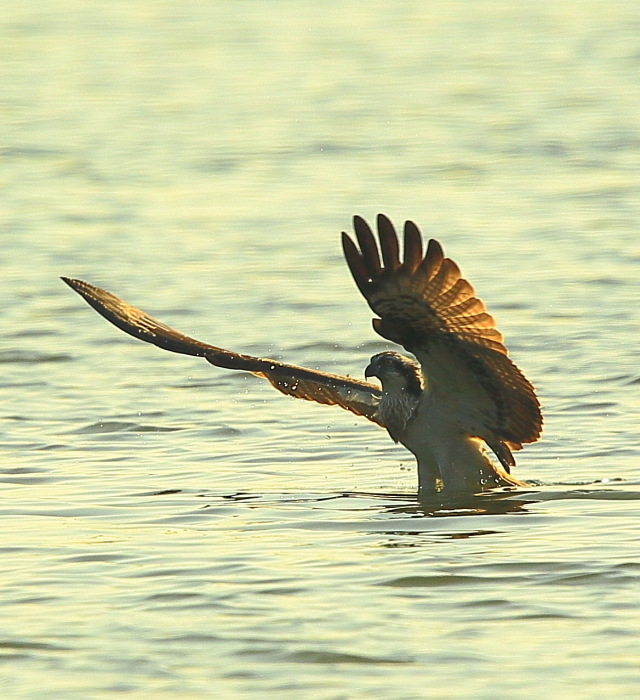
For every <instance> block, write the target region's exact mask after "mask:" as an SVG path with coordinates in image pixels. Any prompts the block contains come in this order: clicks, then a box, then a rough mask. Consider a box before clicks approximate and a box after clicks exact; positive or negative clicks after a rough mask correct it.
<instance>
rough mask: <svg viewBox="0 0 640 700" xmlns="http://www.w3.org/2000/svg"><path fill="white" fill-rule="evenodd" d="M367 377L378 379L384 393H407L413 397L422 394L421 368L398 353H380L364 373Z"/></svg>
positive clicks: (374, 357)
mask: <svg viewBox="0 0 640 700" xmlns="http://www.w3.org/2000/svg"><path fill="white" fill-rule="evenodd" d="M364 376H365V377H378V379H379V380H380V382H381V383H382V388H383V390H384V391H387V392H389V391H391V392H406V393H408V394H411V395H413V396H420V394H421V393H422V372H421V371H420V366H419V365H418V364H417V363H416V362H414V361H413V360H410V359H409V358H408V357H405V356H404V355H400V353H397V352H391V351H386V352H379V353H378V354H377V355H374V356H373V357H372V358H371V362H370V363H369V366H368V367H367V368H366V369H365V371H364Z"/></svg>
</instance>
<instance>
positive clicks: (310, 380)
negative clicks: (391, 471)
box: [62, 277, 381, 424]
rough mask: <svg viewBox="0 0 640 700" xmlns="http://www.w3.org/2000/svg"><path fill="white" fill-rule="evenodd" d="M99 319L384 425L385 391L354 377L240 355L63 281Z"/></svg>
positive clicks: (84, 286)
mask: <svg viewBox="0 0 640 700" xmlns="http://www.w3.org/2000/svg"><path fill="white" fill-rule="evenodd" d="M62 279H63V280H64V282H66V283H67V284H68V285H69V286H70V287H71V289H73V290H75V291H76V292H78V294H80V295H81V296H82V297H83V298H84V299H85V301H87V303H88V304H90V305H91V306H92V307H93V308H94V309H95V310H96V311H97V312H98V313H99V314H101V315H102V316H104V317H105V318H106V319H107V320H108V321H111V323H113V325H114V326H117V327H118V328H120V330H123V331H124V332H125V333H128V334H129V335H132V336H133V337H134V338H138V339H139V340H144V341H145V342H146V343H152V344H153V345H157V346H158V347H159V348H163V349H164V350H170V351H171V352H177V353H180V354H182V355H194V356H196V357H204V358H205V359H206V360H207V361H208V362H210V363H211V364H212V365H216V366H217V367H224V368H226V369H239V370H244V371H246V372H251V373H253V374H256V375H258V376H260V377H264V378H265V379H267V380H268V381H269V382H270V383H271V385H272V386H274V387H275V388H276V389H278V391H281V392H282V393H283V394H287V395H289V396H295V397H296V398H300V399H306V400H308V401H315V402H317V403H322V404H329V405H333V404H335V405H337V406H341V407H342V408H345V409H347V410H348V411H351V412H352V413H355V414H356V415H359V416H364V417H365V418H368V419H369V420H371V421H373V422H375V423H378V424H380V422H379V420H378V418H376V417H375V411H376V409H377V407H378V401H379V399H380V395H381V391H380V388H379V387H378V386H376V385H375V384H370V383H369V382H362V381H359V380H357V379H352V378H351V377H342V376H339V375H336V374H327V373H325V372H319V371H317V370H312V369H305V368H304V367H296V366H295V365H286V364H283V363H282V362H277V361H276V360H269V359H265V358H259V357H252V356H250V355H240V354H238V353H235V352H231V351H229V350H223V349H222V348H218V347H215V346H214V345H209V344H208V343H202V342H200V341H199V340H195V339H194V338H190V337H189V336H187V335H183V334H182V333H179V332H178V331H176V330H174V329H173V328H170V327H169V326H166V325H165V324H164V323H160V321H156V319H155V318H153V317H151V316H149V315H148V314H146V313H145V312H144V311H141V310H140V309H136V308H135V307H134V306H130V305H129V304H127V303H126V302H124V301H123V300H122V299H119V298H118V297H117V296H115V295H113V294H110V293H109V292H107V291H105V290H104V289H100V287H94V286H93V285H91V284H88V283H87V282H83V281H81V280H76V279H69V278H67V277H63V278H62Z"/></svg>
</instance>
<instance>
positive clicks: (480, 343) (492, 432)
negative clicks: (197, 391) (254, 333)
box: [62, 215, 542, 495]
mask: <svg viewBox="0 0 640 700" xmlns="http://www.w3.org/2000/svg"><path fill="white" fill-rule="evenodd" d="M377 223H378V239H379V247H378V243H377V242H376V240H375V237H374V235H373V233H372V231H371V229H370V227H369V226H368V224H367V223H366V222H365V221H364V220H363V219H361V218H360V217H358V216H356V217H354V229H355V233H356V240H357V243H358V245H356V244H355V243H354V242H353V241H352V240H351V238H350V237H349V236H348V235H347V234H346V233H343V234H342V241H343V249H344V254H345V257H346V259H347V263H348V265H349V269H350V270H351V273H352V275H353V278H354V280H355V282H356V285H357V286H358V288H359V289H360V291H361V292H362V294H363V296H364V297H365V299H366V300H367V302H368V303H369V306H370V307H371V309H372V310H373V311H374V312H375V313H376V314H377V316H378V317H379V318H376V319H374V320H373V326H374V328H375V330H376V331H377V332H378V333H379V334H380V335H382V336H383V337H384V338H387V339H388V340H391V341H392V342H394V343H398V344H399V345H402V346H403V347H404V348H405V349H406V350H408V351H409V352H411V353H412V354H413V355H414V356H415V357H416V358H417V359H418V361H419V364H418V363H416V362H414V361H413V360H410V359H409V358H407V357H404V356H402V355H400V354H398V353H394V352H383V353H379V354H378V355H375V356H374V357H373V358H371V363H370V364H369V366H368V367H367V369H366V371H365V376H366V377H371V376H375V377H377V378H378V379H379V380H380V382H381V384H382V388H380V387H379V386H377V385H376V384H372V383H369V382H366V381H359V380H357V379H353V378H351V377H343V376H339V375H334V374H328V373H325V372H320V371H318V370H311V369H305V368H303V367H297V366H295V365H288V364H284V363H281V362H278V361H275V360H270V359H264V358H258V357H252V356H250V355H242V354H238V353H235V352H231V351H229V350H224V349H222V348H218V347H216V346H214V345H209V344H207V343H203V342H200V341H198V340H195V339H193V338H190V337H189V336H186V335H183V334H182V333H179V332H178V331H176V330H174V329H172V328H170V327H169V326H166V325H165V324H163V323H160V322H159V321H157V320H156V319H154V318H152V317H151V316H149V315H148V314H146V313H144V312H143V311H141V310H139V309H137V308H135V307H133V306H130V305H129V304H127V303H126V302H124V301H122V299H119V298H118V297H116V296H114V295H113V294H110V293H109V292H107V291H105V290H104V289H100V288H99V287H95V286H93V285H90V284H88V283H86V282H83V281H81V280H76V279H69V278H66V277H63V278H62V279H63V280H64V281H65V282H66V283H67V284H68V285H69V286H70V287H71V288H72V289H74V290H75V291H76V292H78V293H79V294H80V295H81V296H83V297H84V299H85V300H86V301H87V302H88V303H89V304H90V305H91V306H92V307H93V308H94V309H96V311H98V312H99V313H100V314H102V315H103V316H104V317H105V318H106V319H107V320H109V321H111V323H113V324H114V325H115V326H117V327H118V328H120V329H121V330H123V331H125V332H126V333H129V334H130V335H132V336H134V337H135V338H139V339H140V340H144V341H146V342H148V343H152V344H153V345H157V346H158V347H160V348H163V349H165V350H170V351H171V352H177V353H181V354H185V355H194V356H197V357H204V358H205V359H206V360H207V361H208V362H210V363H211V364H213V365H216V366H218V367H224V368H226V369H239V370H244V371H248V372H251V373H253V374H255V375H258V376H261V377H264V378H265V379H267V380H268V381H269V382H270V383H271V385H272V386H273V387H275V388H276V389H278V390H279V391H281V392H282V393H284V394H288V395H290V396H295V397H297V398H302V399H307V400H310V401H316V402H318V403H322V404H335V405H338V406H341V407H342V408H345V409H347V410H349V411H351V412H353V413H355V414H356V415H361V416H364V417H365V418H368V419H369V420H371V421H373V422H375V423H378V424H379V425H381V426H383V427H385V428H386V429H387V430H388V432H389V434H390V435H391V437H392V438H393V439H394V440H395V441H396V442H400V443H402V444H403V445H404V446H405V447H407V449H409V450H410V451H411V452H413V454H414V455H415V457H416V459H417V462H418V477H419V490H420V493H421V494H423V495H426V494H430V493H435V492H439V491H446V492H460V491H466V492H477V491H483V490H486V489H488V488H492V487H495V486H505V485H523V482H520V481H518V480H516V479H514V478H513V477H512V476H511V475H510V474H509V472H510V467H512V466H514V465H515V460H514V459H513V455H512V452H511V450H519V449H521V448H522V444H523V443H527V442H534V441H535V440H537V439H538V438H539V436H540V432H541V427H542V417H541V413H540V405H539V403H538V400H537V398H536V395H535V392H534V389H533V387H532V386H531V384H530V383H529V382H528V381H527V379H526V378H525V377H524V375H523V374H522V372H520V370H519V369H518V368H517V367H516V365H515V364H514V363H513V362H512V361H511V360H510V359H509V358H508V357H507V350H506V348H505V346H504V345H503V342H502V341H503V338H502V335H501V334H500V333H499V332H498V331H497V330H496V328H495V323H494V320H493V318H492V317H491V316H490V315H489V314H488V313H487V312H486V310H485V307H484V304H483V303H482V301H480V299H478V298H477V297H476V296H475V292H474V290H473V287H472V286H471V285H470V284H469V282H467V281H466V280H465V279H463V278H462V276H461V274H460V270H459V269H458V266H457V265H456V264H455V263H454V262H453V261H452V260H450V259H449V258H445V257H444V254H443V252H442V248H441V246H440V244H439V243H438V242H437V241H435V240H431V241H429V244H428V246H427V251H426V253H425V254H424V255H423V251H422V237H421V235H420V231H419V230H418V228H417V226H416V225H415V224H414V223H413V222H411V221H407V222H406V223H405V227H404V255H403V260H400V250H399V243H398V237H397V235H396V232H395V230H394V227H393V225H392V223H391V222H390V221H389V219H388V218H387V217H385V216H383V215H379V216H378V221H377ZM358 246H359V248H358ZM380 254H381V255H382V259H381V257H380ZM482 442H484V443H486V444H487V445H488V446H489V447H490V448H491V450H492V451H493V452H494V453H495V455H496V457H497V458H498V460H499V461H500V465H501V466H498V465H497V464H495V463H494V462H492V461H491V460H490V459H489V458H488V456H487V454H486V452H485V451H484V449H483V447H482Z"/></svg>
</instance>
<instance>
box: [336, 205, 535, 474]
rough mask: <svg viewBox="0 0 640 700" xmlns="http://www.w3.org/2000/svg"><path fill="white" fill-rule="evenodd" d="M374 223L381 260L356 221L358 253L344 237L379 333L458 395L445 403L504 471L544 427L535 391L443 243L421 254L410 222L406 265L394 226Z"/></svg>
mask: <svg viewBox="0 0 640 700" xmlns="http://www.w3.org/2000/svg"><path fill="white" fill-rule="evenodd" d="M377 223H378V237H379V240H380V252H381V253H382V261H381V260H380V254H379V252H378V244H377V243H376V240H375V238H374V236H373V233H372V232H371V229H370V228H369V226H368V224H367V223H366V222H365V221H364V220H363V219H361V218H360V217H359V216H356V217H354V228H355V232H356V237H357V240H358V244H359V246H360V248H359V249H358V247H357V246H356V245H355V243H354V242H353V241H352V240H351V239H350V238H349V236H348V235H347V234H346V233H343V234H342V243H343V248H344V254H345V257H346V259H347V263H348V264H349V268H350V270H351V273H352V275H353V278H354V280H355V282H356V284H357V286H358V288H359V289H360V291H361V292H362V294H363V295H364V297H365V299H366V300H367V301H368V302H369V306H370V307H371V308H372V309H373V311H374V312H375V313H376V314H378V316H380V318H377V319H374V321H373V325H374V328H375V330H376V331H377V332H378V333H379V334H380V335H382V336H383V337H384V338H387V339H389V340H391V341H393V342H395V343H398V344H400V345H403V346H404V347H405V348H406V349H407V350H408V351H409V352H412V353H413V354H414V355H415V356H416V357H417V358H418V360H419V361H420V364H421V365H422V370H423V372H424V374H425V376H426V378H427V380H428V381H430V382H433V383H435V384H437V385H438V387H439V389H440V390H441V391H445V392H448V395H450V396H453V397H454V398H453V403H452V400H449V401H448V406H452V405H453V406H456V405H457V410H458V413H459V420H460V422H461V423H462V424H463V426H464V427H465V428H466V429H467V430H468V431H469V433H470V434H471V435H474V436H475V437H480V438H482V439H483V440H485V441H486V442H487V443H488V444H489V446H490V447H491V448H492V449H493V450H494V452H496V454H497V456H498V457H499V458H500V460H501V461H502V462H503V464H505V466H508V465H512V464H514V463H515V462H514V460H513V457H512V455H511V453H510V451H509V448H511V449H515V450H519V449H521V448H522V443H525V442H535V441H536V440H537V439H538V438H539V437H540V432H541V429H542V416H541V413H540V404H539V403H538V399H537V397H536V395H535V391H534V389H533V386H532V385H531V384H530V383H529V382H528V381H527V379H526V378H525V377H524V375H523V374H522V372H521V371H520V370H519V369H518V368H517V367H516V365H515V364H514V363H513V362H512V361H511V360H510V359H509V358H508V357H507V349H506V348H505V346H504V345H503V342H502V340H503V339H502V335H501V333H500V332H499V331H497V330H496V328H495V322H494V320H493V317H492V316H490V315H489V314H488V313H487V312H486V310H485V306H484V304H483V303H482V301H480V299H478V298H477V297H476V296H475V292H474V289H473V287H472V286H471V285H470V284H469V282H467V280H465V279H464V278H463V277H462V276H461V274H460V270H459V268H458V266H457V265H456V264H455V263H454V262H453V260H451V259H449V258H445V257H444V254H443V251H442V247H441V246H440V244H439V243H438V242H437V241H435V240H433V239H432V240H430V241H429V245H428V247H427V251H426V254H424V255H423V252H422V236H421V234H420V231H419V229H418V227H417V226H416V225H415V224H414V223H413V222H412V221H407V222H406V223H405V226H404V260H403V261H401V260H400V253H399V244H398V237H397V235H396V232H395V230H394V228H393V224H392V223H391V221H389V219H388V218H387V217H385V216H383V215H382V214H380V215H379V216H378V222H377Z"/></svg>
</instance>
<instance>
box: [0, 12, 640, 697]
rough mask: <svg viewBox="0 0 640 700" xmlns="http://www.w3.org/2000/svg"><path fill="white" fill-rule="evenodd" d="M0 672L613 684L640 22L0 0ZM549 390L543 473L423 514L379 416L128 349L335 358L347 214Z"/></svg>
mask: <svg viewBox="0 0 640 700" xmlns="http://www.w3.org/2000/svg"><path fill="white" fill-rule="evenodd" d="M0 27H1V31H2V35H3V37H4V38H3V41H2V42H0V81H1V83H2V86H3V90H2V95H1V97H0V105H1V109H2V111H1V112H0V123H1V124H2V134H3V136H2V145H1V147H0V176H1V178H2V180H1V181H2V201H3V207H2V211H1V213H0V236H1V240H2V251H3V254H2V256H1V259H0V272H1V274H0V293H1V294H2V299H3V300H4V303H3V304H2V307H1V310H0V313H1V314H2V322H3V329H4V333H3V336H2V342H1V344H0V365H1V367H2V373H1V374H0V402H1V403H0V444H1V446H2V454H3V460H2V465H1V467H0V480H2V482H3V498H2V501H1V504H0V517H1V519H2V531H3V537H2V540H1V543H0V544H1V547H2V554H3V566H2V573H1V575H0V586H1V589H2V595H1V596H0V602H1V603H2V606H3V615H2V619H3V623H2V628H1V631H0V660H1V661H3V662H4V663H3V664H2V665H1V666H0V681H1V683H2V688H3V693H4V696H5V697H10V698H15V699H16V700H23V699H29V700H31V699H35V698H37V699H38V700H49V699H51V700H53V699H55V700H58V699H59V698H64V699H65V700H75V699H78V700H86V698H92V699H93V698H95V699H101V698H114V697H131V698H136V699H137V698H140V699H144V698H153V700H163V699H164V698H167V699H169V698H171V699H173V698H203V697H217V698H263V697H271V696H273V697H278V698H292V699H293V698H296V699H297V698H301V697H304V698H305V699H308V700H339V699H342V698H349V699H350V700H351V699H355V698H367V700H371V699H373V698H380V699H383V698H384V699H385V700H386V699H388V698H394V699H398V700H414V699H415V700H418V699H423V698H430V699H431V698H433V699H434V700H443V699H447V698H461V697H464V698H474V699H475V698H478V699H485V698H486V699H488V698H491V699H495V698H505V700H506V699H509V700H513V699H515V698H527V699H528V698H531V699H533V698H535V699H538V698H540V697H562V698H563V699H564V698H567V699H570V700H572V699H575V700H578V699H580V700H589V699H591V698H593V699H596V698H605V697H607V698H609V697H625V698H631V697H637V696H638V691H637V688H638V684H639V682H640V671H639V670H638V669H639V660H640V638H639V625H640V605H639V603H638V595H637V591H638V584H639V582H640V581H639V579H640V563H638V545H639V536H638V515H639V500H638V499H639V498H640V448H639V446H638V436H637V432H638V425H639V423H640V369H639V368H640V355H639V352H638V328H639V327H640V326H639V322H640V311H639V309H640V304H639V303H638V302H639V300H640V286H639V280H640V237H639V236H638V220H639V219H640V207H639V202H640V179H639V166H640V127H639V123H638V114H639V113H640V91H639V90H638V75H639V73H638V70H639V67H640V33H639V31H638V29H639V28H640V9H639V8H638V6H637V3H632V2H613V3H611V2H609V3H604V2H601V1H600V0H593V1H591V2H586V1H585V2H579V3H569V4H568V5H566V4H565V5H563V6H559V5H557V3H552V2H549V1H547V0H543V2H538V3H536V4H535V6H534V5H526V4H519V3H511V2H506V1H500V0H493V1H490V2H483V3H476V2H471V1H470V0H464V1H460V2H455V1H453V0H452V1H449V2H442V3H436V4H435V6H433V4H432V5H430V6H429V7H428V9H427V8H426V6H425V4H424V3H419V2H413V1H410V0H407V1H406V2H398V3H391V4H390V3H384V2H367V3H365V2H362V1H361V0H347V2H343V3H341V4H340V5H339V6H336V5H335V4H334V3H328V2H313V3H311V2H289V1H285V0H283V1H279V2H263V1H260V0H259V1H258V2H255V1H248V0H246V1H245V0H240V1H239V2H234V3H218V2H198V0H191V1H187V2H183V3H180V4H179V6H178V5H176V4H175V3H168V2H160V3H147V2H144V1H143V0H128V1H127V2H110V3H100V2H96V3H90V4H86V3H76V2H72V1H70V0H64V1H63V2H57V3H49V2H33V1H31V2H23V3H20V4H19V5H14V6H13V7H12V8H8V9H6V11H5V12H4V13H3V17H2V19H0ZM379 211H383V212H385V213H386V214H388V215H389V216H391V217H392V218H393V219H395V220H396V222H397V223H399V224H400V223H401V222H402V221H403V220H404V219H405V218H411V219H413V220H415V221H416V222H418V224H419V225H420V226H421V227H422V229H423V232H424V234H425V236H435V237H437V238H438V239H439V240H440V241H441V242H442V244H443V245H444V247H445V251H446V252H447V254H449V255H451V256H452V257H453V258H454V259H455V260H456V261H457V262H458V263H459V264H460V266H461V267H462V270H463V272H464V274H465V275H467V276H468V277H469V278H470V279H471V281H472V282H473V284H474V286H475V287H476V290H477V292H478V294H479V296H480V297H481V298H482V299H483V300H484V301H485V302H486V304H487V306H488V308H489V310H490V311H491V312H492V313H493V314H494V315H495V316H496V317H497V321H498V327H499V328H500V330H501V331H502V332H503V333H504V334H505V336H506V341H507V345H508V347H509V348H510V350H511V356H512V357H513V359H514V360H515V361H516V362H517V363H518V365H519V366H520V367H521V368H522V369H523V370H524V371H525V373H526V374H527V376H528V377H530V379H531V380H532V381H533V383H534V384H535V385H536V387H537V388H538V391H539V394H540V397H541V400H542V402H543V406H544V411H545V432H544V436H543V440H542V441H541V442H540V443H537V444H535V445H532V446H528V447H527V448H526V449H525V450H524V451H523V452H522V453H520V454H519V455H518V467H517V469H516V475H517V476H518V477H519V478H521V479H524V480H526V481H528V482H530V483H531V484H532V488H531V489H529V490H523V492H522V493H518V494H509V493H498V494H494V495H492V496H491V497H485V498H482V499H470V500H469V501H468V502H464V503H446V504H441V503H432V504H423V505H419V504H418V503H417V502H416V499H415V495H414V494H415V489H416V485H417V477H416V473H415V468H414V464H413V459H412V458H411V455H409V454H408V453H407V452H406V451H404V450H403V448H401V447H399V446H396V445H394V444H393V443H392V442H391V441H390V440H389V439H388V437H387V436H386V434H385V433H384V432H383V431H382V430H380V429H379V428H377V427H376V426H375V425H372V424H369V423H368V422H367V421H364V420H362V419H357V418H355V417H354V416H351V415H350V414H347V413H346V412H343V411H340V410H339V409H336V408H328V407H324V406H315V405H310V404H306V403H303V402H300V401H296V400H293V399H289V398H286V397H282V396H280V395H278V394H277V393H276V392H274V391H273V389H271V388H270V387H269V386H267V385H266V384H265V383H264V382H261V381H260V380H259V379H257V378H254V377H251V376H249V375H245V374H233V373H229V372H224V371H222V370H218V369H215V368H213V367H211V366H210V365H208V364H207V363H206V362H204V361H202V360H198V359H194V358H187V357H181V356H178V355H173V354H170V353H166V352H162V351H160V350H158V349H155V348H153V347H151V346H148V345H145V344H143V343H139V342H136V341H135V340H133V339H131V338H129V337H127V336H125V335H124V334H122V333H120V332H119V331H117V330H116V329H114V328H113V327H111V326H109V325H108V324H107V323H106V322H105V321H104V320H102V319H101V318H100V317H98V316H97V315H96V314H95V313H94V312H93V311H92V310H91V309H89V308H88V307H87V306H86V304H84V302H82V300H81V299H80V298H79V297H77V296H76V295H74V294H73V293H72V292H71V290H69V289H68V288H67V287H66V286H65V285H64V284H62V283H61V282H60V281H59V279H58V278H59V276H60V275H66V276H72V277H80V278H82V279H86V280H87V281H89V282H92V283H94V284H98V285H100V286H103V287H106V288H108V289H110V290H111V291H113V292H115V293H116V294H118V295H120V296H122V297H124V298H125V299H126V300H127V301H129V302H131V303H133V304H135V305H137V306H141V307H142V308H144V309H145V310H147V311H149V312H150V313H152V314H154V315H155V316H156V317H159V318H161V319H162V320H163V321H165V322H167V323H169V324H171V325H173V326H176V327H177V328H179V329H180V330H182V331H184V332H186V333H189V334H191V335H193V336H195V337H197V338H201V339H202V340H206V341H209V342H211V343H214V344H217V345H220V346H223V347H229V348H231V349H234V350H237V351H240V352H246V353H254V354H258V355H264V356H271V357H275V358H278V359H283V360H285V361H289V362H293V363H296V364H301V365H306V366H311V367H320V368H322V369H324V370H327V371H332V372H337V373H349V374H351V375H353V376H362V373H363V371H364V367H365V366H366V364H367V363H368V359H369V357H370V356H371V355H372V354H373V353H375V352H377V351H379V350H381V349H384V348H386V347H389V346H388V345H387V344H386V343H384V342H383V341H382V339H380V338H379V337H377V336H376V335H375V334H374V333H373V331H372V329H371V327H370V317H371V314H370V312H369V311H368V309H367V307H366V304H365V302H364V300H363V299H362V298H361V297H360V295H359V293H358V292H357V290H356V288H355V286H354V285H353V282H352V281H351V279H350V277H349V273H348V270H347V268H346V265H345V264H344V262H343V260H342V258H341V253H340V249H339V235H338V234H339V232H340V231H341V230H346V229H348V228H349V227H350V218H351V216H352V215H353V214H356V213H357V214H360V215H362V216H364V217H366V218H368V219H370V220H371V219H372V218H373V217H374V216H375V214H377V213H378V212H379Z"/></svg>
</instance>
